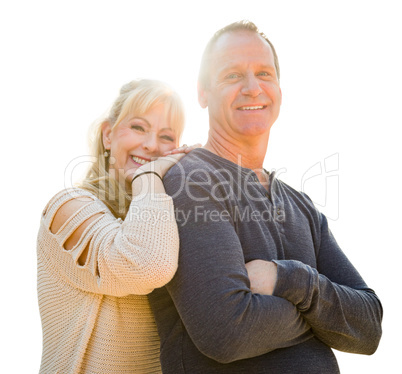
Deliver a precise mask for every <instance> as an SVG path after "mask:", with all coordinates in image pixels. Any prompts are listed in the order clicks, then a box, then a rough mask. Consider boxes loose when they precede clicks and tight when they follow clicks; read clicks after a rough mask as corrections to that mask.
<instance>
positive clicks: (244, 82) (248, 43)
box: [199, 31, 282, 140]
mask: <svg viewBox="0 0 402 374" xmlns="http://www.w3.org/2000/svg"><path fill="white" fill-rule="evenodd" d="M210 57H211V65H210V66H211V69H210V76H209V82H210V84H209V86H208V87H206V88H205V89H202V88H200V90H199V101H200V104H201V106H202V107H204V108H205V107H208V112H209V120H210V127H211V128H214V129H215V130H216V131H219V132H220V133H222V131H224V132H225V134H226V135H229V136H231V137H233V138H234V139H237V140H242V139H244V137H249V136H259V135H263V134H264V133H265V134H267V133H269V131H270V129H271V126H272V125H273V123H274V122H275V120H276V119H277V118H278V115H279V109H280V105H281V102H282V93H281V89H280V87H279V81H278V77H277V74H276V70H275V65H274V56H273V53H272V50H271V47H270V46H269V44H268V43H267V42H266V41H265V40H264V39H263V38H262V37H261V36H260V35H258V34H256V33H253V32H250V31H235V32H229V33H226V34H223V35H222V36H221V37H220V38H219V39H218V40H217V41H216V43H215V45H214V46H213V48H212V51H211V55H210Z"/></svg>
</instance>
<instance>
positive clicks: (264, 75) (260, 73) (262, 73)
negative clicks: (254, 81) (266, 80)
mask: <svg viewBox="0 0 402 374" xmlns="http://www.w3.org/2000/svg"><path fill="white" fill-rule="evenodd" d="M257 75H259V76H262V77H269V76H270V75H271V74H270V73H268V72H267V71H260V72H259V73H258V74H257Z"/></svg>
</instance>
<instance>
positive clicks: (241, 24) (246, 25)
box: [198, 20, 280, 89]
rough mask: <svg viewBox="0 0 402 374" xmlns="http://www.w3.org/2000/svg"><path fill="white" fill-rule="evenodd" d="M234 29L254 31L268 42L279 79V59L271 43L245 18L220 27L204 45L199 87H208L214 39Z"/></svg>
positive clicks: (234, 30)
mask: <svg viewBox="0 0 402 374" xmlns="http://www.w3.org/2000/svg"><path fill="white" fill-rule="evenodd" d="M236 31H251V32H254V33H256V34H258V35H260V36H261V37H262V38H263V39H264V40H265V41H266V42H267V43H268V45H269V46H270V47H271V49H272V53H273V55H274V65H275V70H276V75H277V77H278V81H279V79H280V69H279V60H278V56H277V54H276V51H275V48H274V46H273V44H272V43H271V42H270V40H269V39H268V38H267V37H266V36H265V34H264V33H263V32H261V31H260V30H259V29H258V27H257V26H256V25H255V24H254V23H253V22H250V21H247V20H242V21H237V22H234V23H231V24H230V25H227V26H225V27H223V28H221V29H220V30H218V31H217V32H216V33H215V34H214V35H213V36H212V38H211V39H210V40H209V42H208V44H207V46H206V47H205V50H204V53H203V55H202V58H201V65H200V71H199V74H198V84H199V86H200V87H201V88H203V89H206V88H208V87H209V83H210V81H209V79H210V68H211V66H210V63H211V61H212V60H213V56H211V53H212V50H213V47H214V45H215V43H216V41H217V40H218V39H219V38H220V37H221V36H222V35H223V34H227V33H230V32H236Z"/></svg>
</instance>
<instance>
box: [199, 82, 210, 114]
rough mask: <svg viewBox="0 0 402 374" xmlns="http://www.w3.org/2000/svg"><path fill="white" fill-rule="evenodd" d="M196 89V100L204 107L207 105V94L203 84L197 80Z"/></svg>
mask: <svg viewBox="0 0 402 374" xmlns="http://www.w3.org/2000/svg"><path fill="white" fill-rule="evenodd" d="M197 91H198V102H199V103H200V105H201V108H203V109H205V108H206V107H208V94H207V91H206V90H205V88H204V86H203V85H201V84H200V82H197Z"/></svg>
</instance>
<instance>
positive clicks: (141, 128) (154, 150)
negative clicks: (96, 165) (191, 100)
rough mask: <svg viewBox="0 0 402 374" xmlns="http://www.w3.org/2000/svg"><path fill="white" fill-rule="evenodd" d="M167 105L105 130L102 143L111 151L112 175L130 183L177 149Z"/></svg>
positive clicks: (131, 116)
mask: <svg viewBox="0 0 402 374" xmlns="http://www.w3.org/2000/svg"><path fill="white" fill-rule="evenodd" d="M164 109H165V108H164V106H163V105H162V104H161V105H158V106H155V107H154V108H152V109H150V110H149V111H148V112H146V113H145V114H143V115H141V116H136V115H135V114H129V115H128V116H127V117H125V118H123V120H122V121H121V122H120V123H119V124H118V125H117V126H114V127H113V128H111V127H110V124H108V123H106V124H105V125H104V127H103V129H102V133H103V144H104V146H105V148H106V149H108V150H110V158H109V164H110V168H109V172H110V173H111V174H112V175H113V176H114V177H115V178H116V179H117V178H119V179H117V180H118V181H122V180H121V178H124V180H125V181H126V183H131V180H132V177H133V173H134V171H135V170H136V169H137V168H139V167H140V166H141V165H144V164H146V163H147V162H149V161H151V160H152V159H155V158H156V157H160V156H162V155H163V154H164V153H165V152H167V151H171V150H172V149H174V148H177V146H178V139H177V137H176V135H175V133H174V131H173V129H172V127H171V123H170V120H169V118H167V116H166V114H165V110H164Z"/></svg>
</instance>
